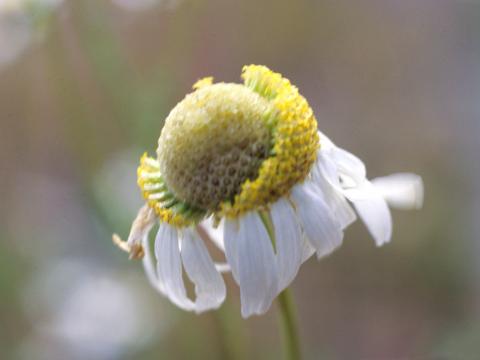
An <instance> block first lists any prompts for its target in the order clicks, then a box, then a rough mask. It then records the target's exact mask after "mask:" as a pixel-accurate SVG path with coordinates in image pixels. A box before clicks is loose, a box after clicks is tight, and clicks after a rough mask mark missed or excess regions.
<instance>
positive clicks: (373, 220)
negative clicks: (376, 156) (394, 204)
mask: <svg viewBox="0 0 480 360" xmlns="http://www.w3.org/2000/svg"><path fill="white" fill-rule="evenodd" d="M345 196H346V197H347V198H348V199H349V200H350V201H351V202H352V203H353V205H354V206H355V209H356V210H357V212H358V215H359V216H360V218H361V219H362V220H363V222H364V223H365V225H366V226H367V228H368V230H369V231H370V234H371V235H372V236H373V238H374V240H375V243H376V244H377V246H381V245H383V244H385V243H387V242H389V241H390V239H391V237H392V217H391V214H390V210H389V209H388V206H387V202H386V201H385V199H384V198H383V197H382V196H381V194H380V193H379V192H378V191H377V190H376V189H375V188H374V186H373V185H372V184H371V183H370V182H369V181H367V180H365V181H364V182H362V183H361V184H359V185H358V187H357V188H355V189H347V190H345Z"/></svg>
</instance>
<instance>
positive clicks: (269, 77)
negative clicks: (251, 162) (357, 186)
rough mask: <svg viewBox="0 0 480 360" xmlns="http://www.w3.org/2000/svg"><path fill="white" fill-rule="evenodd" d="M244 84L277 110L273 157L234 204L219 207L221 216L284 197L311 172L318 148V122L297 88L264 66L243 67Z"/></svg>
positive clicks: (263, 204) (261, 167)
mask: <svg viewBox="0 0 480 360" xmlns="http://www.w3.org/2000/svg"><path fill="white" fill-rule="evenodd" d="M242 78H243V79H244V82H245V85H246V86H248V87H250V88H251V89H252V90H254V91H256V92H258V93H259V94H260V95H261V96H263V97H265V98H266V99H269V100H271V101H272V103H273V105H274V108H275V109H276V112H275V115H274V116H273V117H272V119H274V121H275V123H274V128H273V141H272V142H273V149H272V156H270V157H269V158H267V159H266V160H264V161H263V163H262V165H261V166H260V169H259V174H258V177H257V178H256V179H255V180H247V181H246V182H245V183H244V184H243V185H242V190H241V192H240V193H239V194H238V195H237V196H235V199H234V201H233V203H231V202H225V203H223V204H222V208H221V215H224V216H228V217H237V216H238V215H240V214H242V213H244V212H246V211H249V210H253V209H261V208H262V207H266V206H267V205H268V204H270V203H272V202H274V201H276V200H277V199H279V198H280V197H282V196H284V195H287V194H288V193H289V191H290V189H291V188H292V187H293V186H294V185H295V184H297V183H299V182H302V181H303V180H304V179H305V178H306V177H307V175H308V173H309V172H310V169H311V167H312V165H313V164H314V162H315V159H316V153H317V150H318V148H319V139H318V133H317V121H316V119H315V116H314V115H313V111H312V109H311V108H310V106H309V105H308V103H307V101H306V100H305V98H304V97H303V96H301V95H300V94H299V93H298V89H297V88H296V87H295V86H293V85H291V84H290V81H288V80H287V79H285V78H283V77H282V76H281V75H280V74H278V73H274V72H272V71H271V70H269V69H268V68H267V67H265V66H259V65H250V66H245V67H244V68H243V73H242Z"/></svg>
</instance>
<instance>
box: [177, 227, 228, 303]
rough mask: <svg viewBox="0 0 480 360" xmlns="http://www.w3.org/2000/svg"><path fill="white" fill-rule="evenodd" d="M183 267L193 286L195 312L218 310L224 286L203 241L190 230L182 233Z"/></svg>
mask: <svg viewBox="0 0 480 360" xmlns="http://www.w3.org/2000/svg"><path fill="white" fill-rule="evenodd" d="M182 233H183V237H182V243H181V244H182V248H181V255H182V260H183V266H184V268H185V271H186V273H187V275H188V277H189V278H190V280H191V281H192V282H193V283H194V284H195V294H196V295H197V297H196V300H195V311H196V312H202V311H205V310H209V309H216V308H218V307H219V306H220V305H221V304H222V303H223V301H224V300H225V292H226V290H225V284H224V282H223V279H222V276H221V275H220V274H219V273H218V272H217V270H216V269H215V265H214V263H213V261H212V258H211V257H210V254H209V253H208V250H207V248H206V247H205V244H204V243H203V240H202V239H201V238H200V236H199V235H198V234H197V233H196V232H195V231H193V230H192V229H185V230H183V231H182Z"/></svg>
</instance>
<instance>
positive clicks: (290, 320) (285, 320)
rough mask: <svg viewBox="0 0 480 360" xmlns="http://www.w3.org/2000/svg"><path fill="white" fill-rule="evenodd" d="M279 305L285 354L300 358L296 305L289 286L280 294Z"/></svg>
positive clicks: (298, 359) (288, 357)
mask: <svg viewBox="0 0 480 360" xmlns="http://www.w3.org/2000/svg"><path fill="white" fill-rule="evenodd" d="M277 300H278V306H279V309H280V316H281V321H282V328H283V337H284V344H285V354H286V359H288V360H300V359H301V358H302V354H301V351H300V339H299V337H298V329H297V321H296V316H295V306H294V304H293V297H292V293H291V291H290V290H289V289H288V288H287V289H285V290H283V291H282V292H281V293H280V295H278V298H277Z"/></svg>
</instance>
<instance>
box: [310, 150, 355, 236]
mask: <svg viewBox="0 0 480 360" xmlns="http://www.w3.org/2000/svg"><path fill="white" fill-rule="evenodd" d="M311 175H312V181H313V182H314V183H315V185H317V186H318V188H319V189H318V191H320V192H321V196H323V198H324V199H325V201H326V202H327V205H328V206H329V207H330V210H331V212H332V214H333V216H334V217H335V219H336V220H337V221H338V222H339V224H340V226H341V228H342V229H345V228H347V227H348V226H349V225H350V224H352V223H353V222H354V221H355V220H356V215H355V212H354V211H353V209H352V207H351V206H350V204H349V203H348V201H347V200H346V199H345V196H344V195H343V190H342V188H341V186H340V182H339V175H338V173H337V169H336V166H335V164H334V162H333V161H332V160H331V159H330V158H329V157H328V154H326V153H322V152H321V151H319V153H318V156H317V161H316V163H315V165H314V167H313V169H312V172H311Z"/></svg>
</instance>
